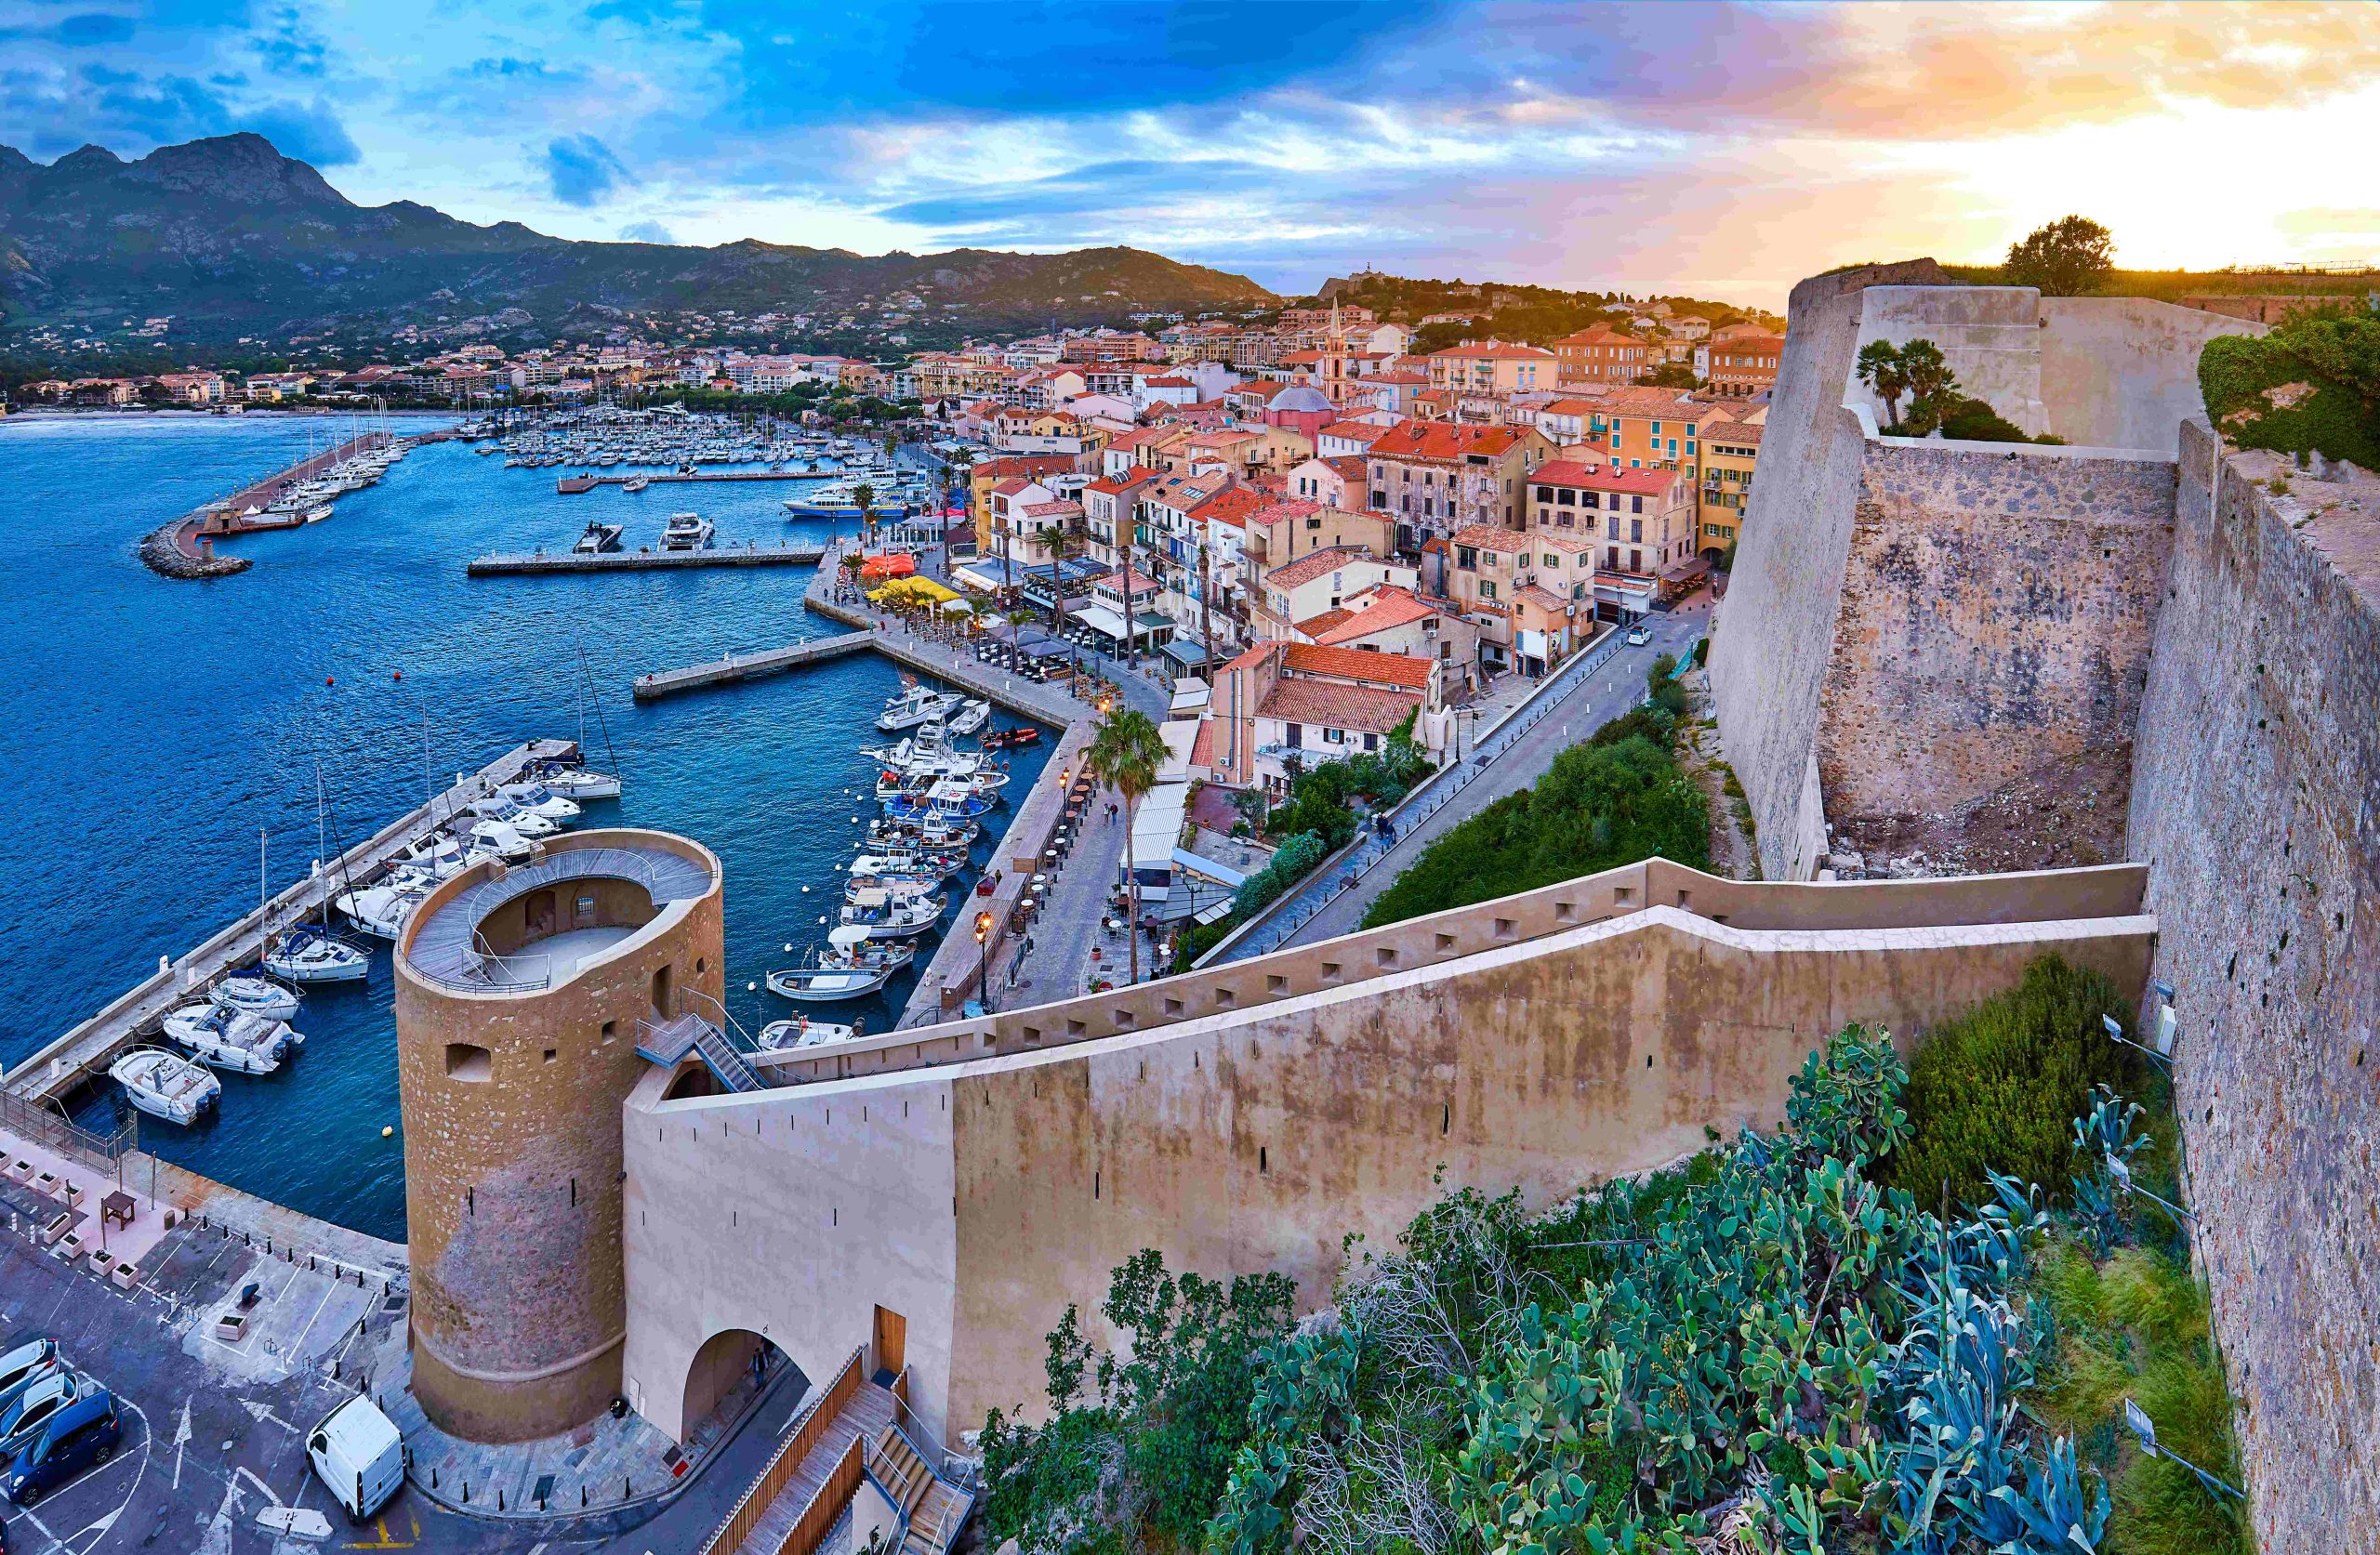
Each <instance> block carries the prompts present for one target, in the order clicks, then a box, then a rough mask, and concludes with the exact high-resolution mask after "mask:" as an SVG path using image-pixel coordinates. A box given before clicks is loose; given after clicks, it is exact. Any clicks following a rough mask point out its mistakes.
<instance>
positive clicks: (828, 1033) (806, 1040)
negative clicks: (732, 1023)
mask: <svg viewBox="0 0 2380 1555" xmlns="http://www.w3.org/2000/svg"><path fill="white" fill-rule="evenodd" d="M858 1034H859V1025H858V1023H857V1022H856V1021H854V1022H853V1023H852V1024H851V1025H848V1026H839V1025H836V1024H835V1023H834V1022H833V1021H813V1020H811V1019H810V1018H809V1017H808V1016H805V1015H797V1016H795V1017H794V1018H793V1019H792V1020H790V1021H770V1022H769V1023H768V1024H767V1025H765V1026H762V1027H761V1028H760V1036H759V1037H758V1038H757V1039H756V1040H757V1041H758V1042H759V1043H760V1050H761V1051H762V1052H764V1053H782V1052H786V1051H788V1050H790V1049H792V1048H822V1047H825V1046H826V1044H827V1043H829V1042H849V1041H850V1040H851V1039H852V1038H853V1037H855V1036H857V1035H858Z"/></svg>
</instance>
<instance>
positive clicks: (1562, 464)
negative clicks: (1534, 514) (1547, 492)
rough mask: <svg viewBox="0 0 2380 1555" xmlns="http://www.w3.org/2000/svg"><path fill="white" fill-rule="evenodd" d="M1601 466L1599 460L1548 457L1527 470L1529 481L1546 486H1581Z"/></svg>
mask: <svg viewBox="0 0 2380 1555" xmlns="http://www.w3.org/2000/svg"><path fill="white" fill-rule="evenodd" d="M1601 468H1603V465H1602V464H1601V463H1600V462H1596V463H1593V464H1590V463H1589V462H1587V461H1586V460H1583V459H1548V460H1546V461H1545V462H1544V463H1543V464H1541V465H1540V466H1538V467H1537V468H1535V469H1533V470H1530V471H1529V472H1528V478H1529V480H1530V481H1533V482H1536V483H1537V484H1540V485H1546V486H1583V485H1585V484H1586V483H1587V481H1588V480H1589V479H1590V478H1591V477H1593V475H1594V473H1595V472H1596V471H1597V470H1599V469H1601Z"/></svg>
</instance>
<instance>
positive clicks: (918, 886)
mask: <svg viewBox="0 0 2380 1555" xmlns="http://www.w3.org/2000/svg"><path fill="white" fill-rule="evenodd" d="M867 890H882V891H889V892H891V893H892V894H893V895H894V896H901V897H912V896H924V897H932V898H933V899H935V900H936V901H939V900H941V891H942V876H939V875H936V874H933V873H932V872H931V871H929V870H922V869H868V870H862V869H860V868H858V867H857V866H853V870H852V874H851V879H850V881H849V882H848V883H847V884H846V885H845V886H844V887H843V900H844V901H846V902H856V901H858V900H859V895H860V892H862V891H867Z"/></svg>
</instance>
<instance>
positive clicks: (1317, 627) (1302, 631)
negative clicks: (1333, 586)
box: [1297, 605, 1355, 642]
mask: <svg viewBox="0 0 2380 1555" xmlns="http://www.w3.org/2000/svg"><path fill="white" fill-rule="evenodd" d="M1353 614H1355V612H1354V611H1351V610H1349V609H1347V608H1346V607H1345V606H1344V605H1341V606H1338V607H1335V608H1333V609H1330V610H1326V611H1324V612H1323V613H1321V614H1320V615H1313V616H1308V617H1307V618H1306V619H1305V620H1303V621H1301V622H1299V623H1298V624H1297V628H1298V633H1299V635H1300V636H1302V637H1309V638H1312V639H1314V640H1315V641H1316V642H1320V641H1322V640H1323V637H1324V634H1326V633H1327V632H1329V630H1330V628H1331V627H1333V626H1337V625H1339V623H1341V622H1342V621H1344V620H1346V619H1347V618H1348V617H1349V616H1351V615H1353Z"/></svg>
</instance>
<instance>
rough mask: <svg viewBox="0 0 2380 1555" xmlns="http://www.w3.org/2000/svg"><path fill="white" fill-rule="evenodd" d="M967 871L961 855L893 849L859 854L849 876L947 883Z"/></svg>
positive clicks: (934, 851) (963, 855) (965, 858)
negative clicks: (900, 876)
mask: <svg viewBox="0 0 2380 1555" xmlns="http://www.w3.org/2000/svg"><path fill="white" fill-rule="evenodd" d="M966 867H967V855H966V854H964V853H951V852H944V851H941V850H936V849H931V848H895V849H888V850H885V851H883V852H881V853H862V854H861V855H860V856H859V857H857V858H855V859H853V861H852V870H851V872H852V873H853V875H855V876H860V875H914V876H919V877H921V878H926V879H932V880H936V881H940V880H947V879H949V878H950V877H951V876H953V875H956V874H958V873H959V871H960V870H962V869H964V868H966Z"/></svg>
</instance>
